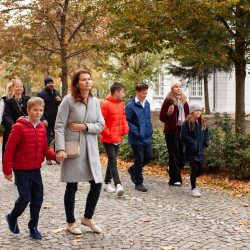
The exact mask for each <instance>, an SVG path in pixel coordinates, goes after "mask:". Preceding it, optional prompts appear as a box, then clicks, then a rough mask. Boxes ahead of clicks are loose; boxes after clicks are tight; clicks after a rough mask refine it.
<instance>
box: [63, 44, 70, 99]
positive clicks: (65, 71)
mask: <svg viewBox="0 0 250 250" xmlns="http://www.w3.org/2000/svg"><path fill="white" fill-rule="evenodd" d="M61 70H62V75H61V80H62V97H64V96H65V95H67V93H68V66H67V58H66V49H65V48H62V49H61Z"/></svg>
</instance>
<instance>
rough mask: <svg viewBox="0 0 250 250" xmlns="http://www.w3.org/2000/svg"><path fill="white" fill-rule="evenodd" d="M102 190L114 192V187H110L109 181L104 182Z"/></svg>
mask: <svg viewBox="0 0 250 250" xmlns="http://www.w3.org/2000/svg"><path fill="white" fill-rule="evenodd" d="M103 190H104V191H107V192H108V193H114V192H115V189H114V188H113V187H112V185H111V183H108V184H104V185H103Z"/></svg>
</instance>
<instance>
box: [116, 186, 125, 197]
mask: <svg viewBox="0 0 250 250" xmlns="http://www.w3.org/2000/svg"><path fill="white" fill-rule="evenodd" d="M116 194H117V196H122V195H123V194H124V190H123V188H122V185H121V184H117V186H116Z"/></svg>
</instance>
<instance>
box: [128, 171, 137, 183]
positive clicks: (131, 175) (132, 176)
mask: <svg viewBox="0 0 250 250" xmlns="http://www.w3.org/2000/svg"><path fill="white" fill-rule="evenodd" d="M128 173H129V175H130V179H131V181H132V182H133V183H134V184H135V176H134V173H133V172H132V171H131V169H130V168H129V169H128Z"/></svg>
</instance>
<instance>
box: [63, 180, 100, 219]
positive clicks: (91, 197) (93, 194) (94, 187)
mask: <svg viewBox="0 0 250 250" xmlns="http://www.w3.org/2000/svg"><path fill="white" fill-rule="evenodd" d="M89 183H90V190H89V193H88V196H87V200H86V207H85V213H84V217H85V218H88V219H92V217H93V215H94V212H95V207H96V204H97V202H98V200H99V197H100V193H101V188H102V183H95V182H94V181H90V182H89ZM77 184H78V183H77V182H75V183H67V185H66V190H65V195H64V207H65V213H66V221H67V223H74V222H75V216H74V211H75V194H76V191H77Z"/></svg>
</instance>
